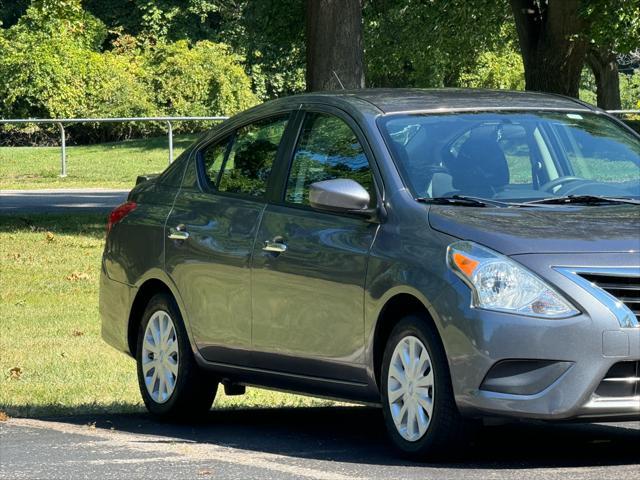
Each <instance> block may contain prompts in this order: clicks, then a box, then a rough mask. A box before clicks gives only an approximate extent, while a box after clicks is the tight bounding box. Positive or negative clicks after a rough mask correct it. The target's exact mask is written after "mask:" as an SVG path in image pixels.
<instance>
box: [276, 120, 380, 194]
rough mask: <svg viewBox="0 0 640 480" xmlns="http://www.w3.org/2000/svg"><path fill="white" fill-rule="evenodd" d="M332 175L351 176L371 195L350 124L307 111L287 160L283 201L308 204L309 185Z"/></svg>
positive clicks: (369, 179) (370, 180) (360, 150)
mask: <svg viewBox="0 0 640 480" xmlns="http://www.w3.org/2000/svg"><path fill="white" fill-rule="evenodd" d="M335 178H347V179H351V180H355V181H356V182H358V183H359V184H360V185H362V186H363V187H364V188H366V189H367V190H368V191H369V194H370V195H371V198H374V187H373V176H372V174H371V168H370V167H369V162H368V160H367V157H366V155H365V153H364V150H363V148H362V145H360V142H359V141H358V138H357V137H356V134H355V133H354V131H353V130H351V127H349V125H347V124H346V123H345V122H344V121H343V120H341V119H339V118H338V117H335V116H333V115H328V114H324V113H311V114H307V115H306V117H305V120H304V125H303V127H302V133H301V136H300V140H299V142H298V145H297V147H296V152H295V155H294V157H293V162H292V163H291V170H290V172H289V179H288V180H287V191H286V201H287V202H289V203H296V204H301V205H309V186H310V185H311V184H312V183H315V182H320V181H323V180H333V179H335Z"/></svg>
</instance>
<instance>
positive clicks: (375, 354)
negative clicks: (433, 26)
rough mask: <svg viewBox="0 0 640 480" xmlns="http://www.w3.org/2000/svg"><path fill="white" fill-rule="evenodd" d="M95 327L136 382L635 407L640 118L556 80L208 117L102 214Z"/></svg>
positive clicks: (392, 409) (614, 410) (478, 408)
mask: <svg viewBox="0 0 640 480" xmlns="http://www.w3.org/2000/svg"><path fill="white" fill-rule="evenodd" d="M100 290H101V292H100V293H101V295H100V312H101V316H102V333H103V337H104V339H105V340H106V341H107V342H108V343H110V344H111V345H113V346H114V347H116V348H117V349H120V350H122V351H124V352H126V353H128V354H130V355H131V356H133V357H135V359H136V360H137V369H138V379H139V384H140V390H141V392H142V397H143V399H144V402H145V404H146V406H147V408H148V409H149V411H151V412H152V413H153V414H156V415H158V416H161V417H172V418H173V417H180V416H185V415H189V416H191V417H193V416H194V415H197V414H198V413H204V412H206V411H207V410H209V408H210V407H211V405H212V402H213V399H214V396H215V394H216V390H217V387H218V385H219V384H222V385H223V386H224V388H225V390H226V392H227V393H229V394H241V393H243V392H244V388H245V386H246V385H256V386H261V387H266V388H273V389H280V390H285V391H292V392H298V393H303V394H309V395H318V396H324V397H331V398H338V399H344V400H348V401H354V402H363V403H367V404H376V405H380V406H381V407H382V409H383V412H384V419H385V423H386V428H387V429H388V432H389V435H390V438H391V440H392V442H393V443H394V444H395V446H397V447H398V448H399V449H400V450H401V451H402V452H404V453H405V454H407V455H411V456H414V457H420V458H424V456H425V455H436V454H437V453H438V452H442V451H445V449H446V447H447V446H448V445H451V443H452V442H454V441H456V439H458V438H459V435H460V434H462V433H463V432H464V431H465V425H466V424H467V423H468V421H469V420H471V421H473V420H474V419H475V420H477V419H482V418H486V417H511V418H530V419H543V420H565V419H589V420H598V421H602V420H614V419H615V420H637V419H640V326H639V317H640V136H639V135H638V134H637V133H635V132H633V131H632V130H631V129H630V128H629V127H627V126H625V125H624V124H623V123H621V122H620V121H618V120H617V119H615V118H613V117H611V116H609V115H607V114H606V113H605V112H603V111H601V110H597V109H594V108H592V107H590V106H588V105H586V104H584V103H580V102H579V101H577V100H573V99H569V98H564V97H560V96H554V95H544V94H536V93H522V92H520V93H519V92H505V91H481V90H478V91H473V90H431V91H430V90H362V91H343V92H333V93H324V94H305V95H300V96H292V97H289V98H284V99H279V100H275V101H271V102H268V103H265V104H263V105H260V106H258V107H255V108H252V109H250V110H248V111H246V112H244V113H241V114H239V115H237V116H235V117H233V118H232V119H230V120H228V121H225V122H224V123H222V124H221V125H219V126H217V127H216V128H214V129H212V130H211V131H210V132H208V133H207V134H206V135H204V136H203V137H202V138H201V139H200V140H198V141H197V142H196V143H195V144H194V145H193V146H191V147H190V148H189V149H187V150H186V151H185V152H184V153H183V154H182V155H181V156H180V157H179V158H178V159H177V160H176V161H175V162H174V163H173V164H172V165H171V166H170V167H168V168H167V169H166V170H165V171H164V172H163V173H162V174H160V175H157V176H149V177H145V178H141V179H140V181H139V183H138V184H137V185H136V187H135V188H134V189H133V190H132V191H131V193H130V195H129V198H128V201H127V202H126V203H124V204H123V205H121V206H119V207H117V208H116V209H115V210H114V211H113V212H112V213H111V215H110V217H109V222H108V235H107V240H106V246H105V251H104V257H103V262H102V275H101V288H100Z"/></svg>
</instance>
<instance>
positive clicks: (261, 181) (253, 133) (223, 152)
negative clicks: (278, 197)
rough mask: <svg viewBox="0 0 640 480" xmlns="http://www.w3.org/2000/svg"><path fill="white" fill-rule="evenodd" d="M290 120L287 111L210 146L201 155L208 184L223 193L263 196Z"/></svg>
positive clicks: (246, 127) (251, 125)
mask: <svg viewBox="0 0 640 480" xmlns="http://www.w3.org/2000/svg"><path fill="white" fill-rule="evenodd" d="M288 119H289V115H288V114H285V115H281V116H278V117H273V118H269V119H266V120H261V121H259V122H256V123H252V124H250V125H247V126H244V127H242V128H239V129H238V130H237V131H236V132H235V135H233V136H231V137H227V138H225V139H224V140H222V141H220V142H218V143H216V144H214V145H211V146H208V147H207V148H206V149H205V150H204V151H203V152H202V153H201V158H202V165H203V168H204V174H205V177H206V178H207V181H208V183H209V185H210V186H211V187H213V188H215V189H217V190H219V191H220V192H230V193H241V194H244V195H251V196H254V197H262V196H264V195H265V193H266V192H267V180H268V179H269V173H271V168H272V167H273V162H274V160H275V159H276V155H277V153H278V146H279V145H280V140H281V139H282V135H283V134H284V130H285V128H286V127H287V121H288ZM229 142H231V145H229Z"/></svg>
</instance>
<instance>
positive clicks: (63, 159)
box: [0, 110, 640, 177]
mask: <svg viewBox="0 0 640 480" xmlns="http://www.w3.org/2000/svg"><path fill="white" fill-rule="evenodd" d="M607 113H610V114H612V115H634V114H635V115H640V110H608V111H607ZM228 118H229V117H222V116H217V117H122V118H9V119H2V118H0V124H2V123H5V124H24V123H50V124H54V125H58V129H59V130H60V176H61V177H66V176H67V138H66V133H65V130H64V125H65V124H70V123H113V122H165V123H166V124H167V138H168V140H169V164H171V163H172V162H173V122H192V121H223V120H227V119H228Z"/></svg>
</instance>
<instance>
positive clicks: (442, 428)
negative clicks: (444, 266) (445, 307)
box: [381, 315, 465, 460]
mask: <svg viewBox="0 0 640 480" xmlns="http://www.w3.org/2000/svg"><path fill="white" fill-rule="evenodd" d="M381 390H382V391H381V397H382V405H383V412H384V419H385V424H386V427H387V431H388V433H389V436H390V438H391V440H392V442H393V444H394V446H395V447H396V448H398V449H399V450H400V452H401V453H403V454H405V455H406V456H408V457H411V458H413V459H416V460H424V459H426V458H430V459H434V458H437V457H439V456H447V457H450V456H451V454H453V453H454V450H453V449H454V448H459V445H458V442H459V441H460V440H462V439H463V438H464V431H465V422H464V421H463V419H462V418H461V416H460V414H459V413H458V409H457V407H456V405H455V401H454V398H453V389H452V387H451V378H450V376H449V368H448V365H447V359H446V355H445V352H444V349H443V347H442V344H441V343H440V339H439V338H438V336H437V333H436V331H435V328H434V327H433V326H432V325H431V324H430V323H429V322H427V320H426V319H424V318H422V317H420V316H418V315H409V316H407V317H405V318H403V319H402V320H401V321H400V322H399V323H398V324H397V325H396V326H395V327H394V329H393V330H392V332H391V335H390V337H389V340H388V342H387V345H386V348H385V352H384V356H383V360H382V371H381Z"/></svg>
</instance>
